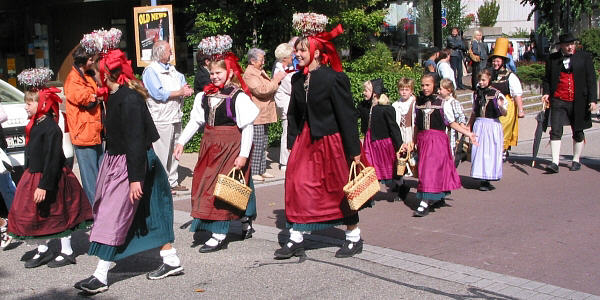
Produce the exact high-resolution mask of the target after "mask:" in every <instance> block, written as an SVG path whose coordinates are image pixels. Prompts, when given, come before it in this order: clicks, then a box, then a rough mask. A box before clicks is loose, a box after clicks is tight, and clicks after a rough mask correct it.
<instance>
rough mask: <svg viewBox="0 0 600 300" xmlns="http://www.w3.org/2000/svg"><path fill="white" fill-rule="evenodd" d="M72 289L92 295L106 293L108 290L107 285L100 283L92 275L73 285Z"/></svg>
mask: <svg viewBox="0 0 600 300" xmlns="http://www.w3.org/2000/svg"><path fill="white" fill-rule="evenodd" d="M73 287H74V288H76V289H78V290H82V291H84V292H86V293H88V294H92V295H93V294H98V293H102V292H106V291H107V290H108V285H106V284H104V283H102V282H101V281H100V280H99V279H98V278H96V277H95V276H94V275H92V276H90V277H88V278H86V279H84V280H81V281H79V282H77V283H76V284H75V285H73Z"/></svg>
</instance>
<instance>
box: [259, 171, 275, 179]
mask: <svg viewBox="0 0 600 300" xmlns="http://www.w3.org/2000/svg"><path fill="white" fill-rule="evenodd" d="M261 176H262V177H264V178H273V177H275V176H274V175H273V174H271V173H267V172H265V173H264V174H262V175H261Z"/></svg>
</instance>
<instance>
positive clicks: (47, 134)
mask: <svg viewBox="0 0 600 300" xmlns="http://www.w3.org/2000/svg"><path fill="white" fill-rule="evenodd" d="M64 165H65V154H64V153H63V149H62V132H61V131H60V127H58V124H56V122H55V121H54V120H53V119H52V117H51V115H47V116H46V118H45V119H44V120H42V121H39V123H36V124H35V125H33V127H32V128H31V132H30V133H29V142H28V143H27V145H26V146H25V168H26V169H29V172H31V173H39V172H41V173H42V178H41V179H40V183H39V184H38V188H40V189H44V190H47V191H56V190H57V189H58V180H59V179H60V176H61V172H62V168H63V166H64Z"/></svg>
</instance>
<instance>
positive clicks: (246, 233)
mask: <svg viewBox="0 0 600 300" xmlns="http://www.w3.org/2000/svg"><path fill="white" fill-rule="evenodd" d="M253 233H254V228H252V227H250V229H248V230H242V239H244V240H247V239H251V238H252V234H253Z"/></svg>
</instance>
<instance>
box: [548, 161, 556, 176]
mask: <svg viewBox="0 0 600 300" xmlns="http://www.w3.org/2000/svg"><path fill="white" fill-rule="evenodd" d="M546 172H548V173H549V174H556V173H558V165H557V164H555V163H551V164H549V165H547V166H546Z"/></svg>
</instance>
